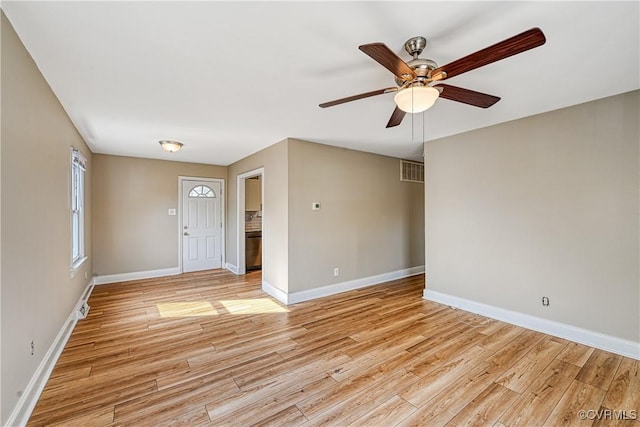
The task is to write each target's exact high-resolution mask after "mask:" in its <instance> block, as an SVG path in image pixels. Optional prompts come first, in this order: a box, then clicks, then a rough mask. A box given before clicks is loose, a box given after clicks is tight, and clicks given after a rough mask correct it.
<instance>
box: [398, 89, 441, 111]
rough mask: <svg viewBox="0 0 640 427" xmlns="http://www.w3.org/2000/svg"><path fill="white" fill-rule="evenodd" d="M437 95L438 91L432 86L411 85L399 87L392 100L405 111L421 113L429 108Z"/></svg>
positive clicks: (438, 94)
mask: <svg viewBox="0 0 640 427" xmlns="http://www.w3.org/2000/svg"><path fill="white" fill-rule="evenodd" d="M438 96H440V91H439V90H438V89H436V88H434V87H431V86H417V85H412V86H410V87H407V88H404V89H400V90H399V91H398V93H397V94H396V96H394V97H393V100H394V101H395V103H396V105H397V106H398V108H399V109H401V110H402V111H404V112H405V113H421V112H423V111H425V110H428V109H429V108H431V106H432V105H433V104H434V103H435V102H436V99H438Z"/></svg>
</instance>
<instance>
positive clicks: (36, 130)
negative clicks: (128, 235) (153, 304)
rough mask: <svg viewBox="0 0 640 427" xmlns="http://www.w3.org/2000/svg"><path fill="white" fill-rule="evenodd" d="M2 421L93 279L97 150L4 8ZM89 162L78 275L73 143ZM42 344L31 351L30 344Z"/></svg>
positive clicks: (2, 103) (2, 24) (2, 25)
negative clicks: (73, 264) (73, 270)
mask: <svg viewBox="0 0 640 427" xmlns="http://www.w3.org/2000/svg"><path fill="white" fill-rule="evenodd" d="M0 26H1V30H2V39H1V40H2V41H1V43H2V46H1V55H2V57H1V62H2V72H1V78H2V80H1V82H0V86H1V87H2V94H1V109H2V131H1V139H2V153H1V164H2V166H1V168H0V170H1V172H2V190H1V191H2V214H1V217H2V227H1V228H2V231H1V235H2V242H1V246H2V260H1V263H0V264H1V276H2V277H1V280H2V307H1V308H2V309H1V315H0V316H1V318H2V320H1V324H2V333H1V340H2V367H1V376H2V387H1V388H2V390H1V392H2V407H1V411H2V413H1V415H0V418H1V419H2V424H3V425H4V423H5V422H6V420H7V418H8V417H9V415H10V413H11V411H12V410H13V408H14V407H15V405H16V403H17V402H18V399H19V397H18V393H20V392H22V391H23V390H24V389H25V387H26V386H27V383H28V382H29V380H30V379H31V377H32V376H33V375H34V373H35V371H36V368H37V367H38V365H39V364H40V362H41V361H42V359H43V357H44V355H45V353H46V351H47V350H48V349H49V347H50V345H51V344H52V342H53V340H54V339H55V337H56V335H57V334H58V332H59V331H60V329H61V327H62V326H63V324H64V323H65V321H66V320H67V318H68V316H69V315H70V314H71V312H72V310H73V308H74V306H75V304H76V303H77V302H78V300H79V298H80V296H81V294H82V292H83V290H84V289H85V287H86V285H87V284H88V282H89V280H88V279H85V273H87V276H88V277H89V278H90V274H91V271H92V265H91V264H92V261H93V257H92V254H91V191H90V190H91V176H92V169H93V165H92V162H91V152H90V151H89V150H88V148H87V146H86V145H85V143H84V141H83V140H82V138H81V137H80V135H79V134H78V132H77V131H76V129H75V128H74V126H73V125H72V123H71V121H70V120H69V118H68V117H67V115H66V113H65V111H64V110H63V108H62V106H61V105H60V103H59V102H58V100H57V98H56V97H55V95H54V94H53V92H52V91H51V89H50V88H49V86H48V84H47V82H46V81H45V80H44V78H43V77H42V75H41V74H40V72H39V70H38V68H37V66H36V65H35V63H34V62H33V60H32V59H31V57H30V56H29V54H28V52H27V51H26V49H25V48H24V46H23V45H22V43H21V41H20V40H19V39H18V37H17V35H16V34H15V32H14V30H13V28H12V27H11V24H10V23H9V21H8V20H7V19H6V17H5V15H4V14H2V23H1V25H0ZM72 146H74V147H76V148H78V149H79V150H80V151H82V152H83V153H84V155H85V156H86V157H87V159H88V160H89V163H88V169H87V172H86V190H85V207H86V210H87V211H86V217H85V218H86V222H85V230H86V235H85V248H86V254H87V255H88V256H89V260H88V262H86V263H85V264H84V265H83V266H82V269H81V270H80V271H78V273H77V274H76V275H75V277H74V278H71V274H70V258H71V231H70V219H71V212H70V202H69V201H70V159H71V152H70V149H71V147H72ZM31 340H33V341H34V343H35V354H34V355H33V356H31V349H30V343H31Z"/></svg>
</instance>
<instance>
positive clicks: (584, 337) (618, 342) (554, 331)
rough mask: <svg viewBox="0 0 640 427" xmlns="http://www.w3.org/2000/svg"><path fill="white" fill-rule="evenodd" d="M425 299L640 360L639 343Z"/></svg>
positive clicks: (480, 306) (439, 296) (427, 293)
mask: <svg viewBox="0 0 640 427" xmlns="http://www.w3.org/2000/svg"><path fill="white" fill-rule="evenodd" d="M423 297H424V299H426V300H429V301H434V302H437V303H440V304H445V305H449V306H451V307H455V308H459V309H462V310H465V311H469V312H471V313H476V314H480V315H482V316H486V317H490V318H492V319H496V320H501V321H503V322H507V323H511V324H513V325H517V326H522V327H523V328H527V329H532V330H534V331H538V332H542V333H544V334H548V335H553V336H555V337H559V338H564V339H567V340H570V341H574V342H577V343H580V344H585V345H588V346H590V347H595V348H599V349H601V350H605V351H609V352H611V353H616V354H620V355H622V356H626V357H630V358H632V359H637V360H640V342H634V341H629V340H626V339H622V338H617V337H613V336H610V335H605V334H602V333H600V332H595V331H591V330H588V329H583V328H579V327H577V326H572V325H569V324H566V323H560V322H556V321H554V320H549V319H543V318H541V317H537V316H532V315H530V314H525V313H519V312H516V311H511V310H507V309H504V308H501V307H496V306H492V305H488V304H484V303H481V302H477V301H472V300H468V299H465V298H460V297H457V296H454V295H449V294H444V293H441V292H437V291H431V290H428V289H425V290H424V292H423Z"/></svg>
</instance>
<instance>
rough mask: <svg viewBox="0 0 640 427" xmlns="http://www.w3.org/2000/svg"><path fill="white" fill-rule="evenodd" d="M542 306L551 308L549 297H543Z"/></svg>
mask: <svg viewBox="0 0 640 427" xmlns="http://www.w3.org/2000/svg"><path fill="white" fill-rule="evenodd" d="M542 305H543V306H545V307H549V297H542Z"/></svg>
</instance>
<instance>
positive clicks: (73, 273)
mask: <svg viewBox="0 0 640 427" xmlns="http://www.w3.org/2000/svg"><path fill="white" fill-rule="evenodd" d="M88 259H89V257H88V256H84V257H82V258H80V259H79V260H77V261H76V262H74V263H73V264H72V265H71V278H72V279H73V278H74V277H76V274H78V271H80V269H81V268H82V265H83V264H84V263H85V262H86V261H87V260H88Z"/></svg>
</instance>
